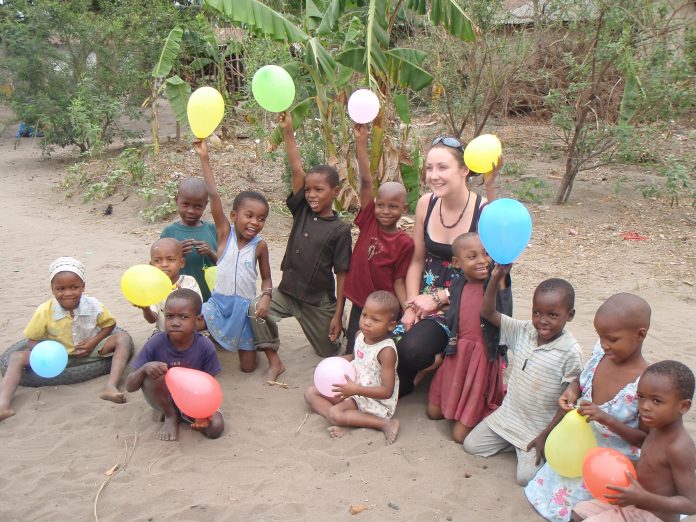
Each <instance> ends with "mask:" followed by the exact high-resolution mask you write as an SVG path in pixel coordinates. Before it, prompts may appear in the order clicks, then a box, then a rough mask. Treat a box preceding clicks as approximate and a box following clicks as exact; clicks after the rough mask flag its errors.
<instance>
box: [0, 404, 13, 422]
mask: <svg viewBox="0 0 696 522" xmlns="http://www.w3.org/2000/svg"><path fill="white" fill-rule="evenodd" d="M14 414H15V411H14V410H13V409H12V408H9V407H7V408H0V421H3V420H5V419H7V418H8V417H12V416H13V415H14Z"/></svg>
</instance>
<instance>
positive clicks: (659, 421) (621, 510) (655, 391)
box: [573, 361, 696, 522]
mask: <svg viewBox="0 0 696 522" xmlns="http://www.w3.org/2000/svg"><path fill="white" fill-rule="evenodd" d="M693 396H694V374H693V373H692V371H691V370H690V369H689V368H687V367H686V366H685V365H683V364H682V363H680V362H677V361H661V362H658V363H655V364H653V365H651V366H648V367H647V368H646V369H645V371H644V372H643V375H642V376H641V377H640V381H638V412H639V413H640V420H641V423H642V424H643V425H644V426H645V427H647V428H649V430H650V431H649V432H648V436H647V437H646V438H645V440H644V441H643V446H642V447H641V453H640V459H639V460H638V465H637V466H636V475H637V477H633V476H632V475H630V473H627V475H628V476H629V480H630V485H629V486H628V487H625V488H622V487H618V486H611V485H608V486H607V488H608V489H611V490H614V491H615V493H612V494H605V496H606V498H607V499H609V504H606V503H604V502H600V501H599V500H587V501H585V502H580V503H578V504H576V505H575V507H573V517H574V518H573V520H593V521H595V522H601V521H604V522H611V521H614V520H615V521H617V522H618V521H625V520H629V521H643V522H653V521H654V522H659V521H660V520H666V521H675V522H676V521H678V520H679V519H680V516H679V515H680V513H683V514H688V515H693V514H695V513H696V474H695V472H696V446H694V441H693V440H692V439H691V437H690V436H689V433H688V432H687V431H686V428H685V427H684V419H683V417H684V414H686V412H687V411H689V408H691V401H692V399H693Z"/></svg>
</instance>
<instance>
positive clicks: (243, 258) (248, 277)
mask: <svg viewBox="0 0 696 522" xmlns="http://www.w3.org/2000/svg"><path fill="white" fill-rule="evenodd" d="M194 147H195V149H196V152H197V153H198V155H199V156H200V158H201V167H202V169H203V179H204V181H205V186H206V190H207V191H208V197H209V198H210V210H211V211H212V213H213V219H214V220H215V227H216V228H217V244H218V245H219V247H218V252H217V257H218V274H217V282H216V283H215V288H214V290H213V293H212V295H211V297H210V299H209V300H208V302H207V303H205V305H204V306H203V316H204V317H205V322H206V325H207V327H208V331H209V332H210V334H211V335H212V336H213V337H214V338H215V340H216V341H217V342H218V343H219V344H220V346H222V347H223V348H224V349H226V350H231V351H236V352H238V353H239V366H240V368H241V370H242V371H243V372H253V371H254V370H256V352H255V351H254V338H253V332H252V329H251V319H250V317H249V316H248V315H250V316H251V317H254V318H255V321H263V320H265V319H264V318H265V317H267V316H268V307H269V304H270V302H271V294H272V288H273V283H272V282H271V262H270V259H269V255H268V245H267V244H266V242H265V241H264V240H263V239H261V237H260V236H259V235H258V234H259V233H260V232H261V230H263V226H264V225H265V224H266V218H267V217H268V202H267V201H266V198H264V197H263V196H262V195H261V194H259V193H258V192H249V191H246V192H241V193H239V194H237V197H235V198H234V201H233V202H232V212H231V213H230V220H231V221H232V223H233V224H234V228H232V226H231V225H230V220H228V219H227V216H225V212H224V210H223V209H222V199H221V198H220V194H218V191H217V186H216V184H215V178H214V177H213V171H212V170H211V168H210V160H209V159H208V146H207V145H206V143H205V141H202V140H201V141H196V142H195V143H194ZM257 265H258V268H259V272H261V294H262V295H261V297H260V299H258V301H257V302H256V306H255V308H254V312H253V314H248V310H249V305H250V303H251V301H252V299H254V297H255V296H256V278H257V273H256V267H257ZM263 351H264V352H266V357H267V358H268V371H267V372H266V375H265V379H266V380H271V381H275V379H276V377H277V376H278V375H280V374H281V373H282V372H283V369H284V368H283V363H282V362H281V360H280V357H278V353H277V351H276V350H272V349H264V350H263Z"/></svg>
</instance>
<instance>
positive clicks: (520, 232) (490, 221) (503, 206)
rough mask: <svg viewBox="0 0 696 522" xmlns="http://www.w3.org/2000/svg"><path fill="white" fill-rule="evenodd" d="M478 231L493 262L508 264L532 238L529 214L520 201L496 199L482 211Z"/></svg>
mask: <svg viewBox="0 0 696 522" xmlns="http://www.w3.org/2000/svg"><path fill="white" fill-rule="evenodd" d="M478 232H479V237H480V238H481V243H483V246H484V248H485V249H486V251H487V252H488V255H489V256H491V258H492V259H493V261H495V262H496V263H499V264H501V265H507V264H509V263H512V262H513V261H514V260H515V259H517V258H518V257H519V255H520V254H521V253H522V252H523V251H524V249H525V248H526V247H527V244H528V243H529V238H530V237H532V217H531V216H530V215H529V211H528V210H527V207H525V206H524V205H523V204H522V203H520V202H519V201H516V200H514V199H509V198H503V199H496V200H495V201H493V202H491V203H489V204H488V205H486V207H485V208H484V209H483V212H481V218H480V219H479V224H478Z"/></svg>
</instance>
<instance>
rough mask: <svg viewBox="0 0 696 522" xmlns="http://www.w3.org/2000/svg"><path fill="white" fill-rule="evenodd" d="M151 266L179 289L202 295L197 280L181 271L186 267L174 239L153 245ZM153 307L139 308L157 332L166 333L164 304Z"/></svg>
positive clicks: (165, 239)
mask: <svg viewBox="0 0 696 522" xmlns="http://www.w3.org/2000/svg"><path fill="white" fill-rule="evenodd" d="M150 264H151V265H152V266H156V267H157V268H159V269H160V270H162V272H164V273H165V274H167V276H169V279H170V280H171V282H172V285H174V286H176V287H177V288H188V289H190V290H193V291H194V292H196V293H197V294H199V295H201V289H200V287H199V286H198V283H197V282H196V279H195V278H194V277H193V276H190V275H182V274H181V273H180V272H181V269H182V268H183V267H184V266H185V265H186V260H185V258H184V252H183V249H182V247H181V243H180V242H179V241H177V240H176V239H174V238H171V237H166V238H161V239H158V240H157V241H155V242H154V243H152V246H151V247H150ZM165 301H166V299H165V300H163V301H162V302H161V303H159V304H156V305H152V306H139V307H138V308H140V309H141V310H142V311H143V317H144V318H145V320H146V321H147V322H148V323H150V324H153V323H157V331H158V332H163V331H164V303H165Z"/></svg>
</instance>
